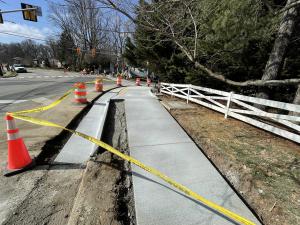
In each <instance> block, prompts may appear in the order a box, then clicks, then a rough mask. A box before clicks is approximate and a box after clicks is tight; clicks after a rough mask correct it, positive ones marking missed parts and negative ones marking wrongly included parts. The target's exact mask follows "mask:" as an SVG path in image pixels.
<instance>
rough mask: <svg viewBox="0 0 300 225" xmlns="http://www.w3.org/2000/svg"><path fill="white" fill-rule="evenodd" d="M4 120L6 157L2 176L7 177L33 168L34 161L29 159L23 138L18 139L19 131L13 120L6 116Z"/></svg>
mask: <svg viewBox="0 0 300 225" xmlns="http://www.w3.org/2000/svg"><path fill="white" fill-rule="evenodd" d="M5 120H6V126H7V146H8V157H7V166H6V169H5V170H4V175H5V176H9V175H13V174H16V173H18V172H22V171H25V170H26V169H29V168H31V167H32V166H34V160H32V159H31V157H30V155H29V153H28V150H27V148H26V146H25V144H24V142H23V138H20V137H19V129H18V128H16V123H15V120H14V118H13V117H12V116H9V115H7V116H6V117H5Z"/></svg>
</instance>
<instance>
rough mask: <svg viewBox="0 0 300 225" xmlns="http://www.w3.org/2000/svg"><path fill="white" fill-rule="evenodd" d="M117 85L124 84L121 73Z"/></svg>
mask: <svg viewBox="0 0 300 225" xmlns="http://www.w3.org/2000/svg"><path fill="white" fill-rule="evenodd" d="M117 86H118V87H120V86H122V76H120V75H119V76H118V77H117Z"/></svg>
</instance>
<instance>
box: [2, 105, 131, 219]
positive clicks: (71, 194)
mask: <svg viewBox="0 0 300 225" xmlns="http://www.w3.org/2000/svg"><path fill="white" fill-rule="evenodd" d="M103 133H104V134H105V135H103V137H102V140H103V141H105V142H106V143H108V144H110V145H112V146H113V147H115V148H117V149H119V150H120V151H122V152H124V153H126V154H129V149H128V144H127V129H126V118H125V109H124V102H123V101H115V102H112V103H111V105H110V109H109V112H108V118H107V122H106V124H105V128H104V132H103ZM48 147H49V146H48ZM39 171H41V172H43V175H42V176H41V177H40V178H39V179H38V180H37V181H36V184H35V186H34V188H33V189H32V190H31V191H30V192H29V194H28V195H26V197H25V198H24V200H23V201H22V203H21V204H19V205H18V206H17V207H16V209H15V210H14V211H13V212H11V214H10V215H9V216H8V217H7V219H6V220H5V221H4V223H2V224H3V225H4V224H5V225H12V224H18V225H22V224H31V225H40V224H42V225H60V224H61V225H65V224H70V225H71V224H72V225H73V224H91V225H93V224H95V225H96V224H97V225H98V224H115V225H119V224H120V225H121V224H122V225H123V224H124V225H135V224H136V222H135V210H134V201H133V190H132V179H131V172H130V171H131V168H130V164H129V163H128V162H124V161H123V160H121V159H119V158H118V157H116V156H114V155H112V154H111V153H109V152H106V151H104V150H102V149H99V150H98V153H97V155H96V156H95V157H94V158H92V159H91V160H90V161H88V162H87V164H86V165H51V164H49V165H43V166H38V167H37V168H35V170H33V171H28V173H36V172H39ZM18 188H19V189H20V191H22V188H21V187H18Z"/></svg>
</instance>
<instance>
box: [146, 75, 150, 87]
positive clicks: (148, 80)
mask: <svg viewBox="0 0 300 225" xmlns="http://www.w3.org/2000/svg"><path fill="white" fill-rule="evenodd" d="M150 85H151V79H150V78H148V77H147V86H148V87H150Z"/></svg>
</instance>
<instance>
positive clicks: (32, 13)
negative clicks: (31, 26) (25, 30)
mask: <svg viewBox="0 0 300 225" xmlns="http://www.w3.org/2000/svg"><path fill="white" fill-rule="evenodd" d="M21 8H22V9H25V10H23V11H22V12H23V19H24V20H29V21H33V22H37V10H36V9H32V8H35V6H33V5H29V4H26V3H21ZM26 9H28V10H26Z"/></svg>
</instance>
